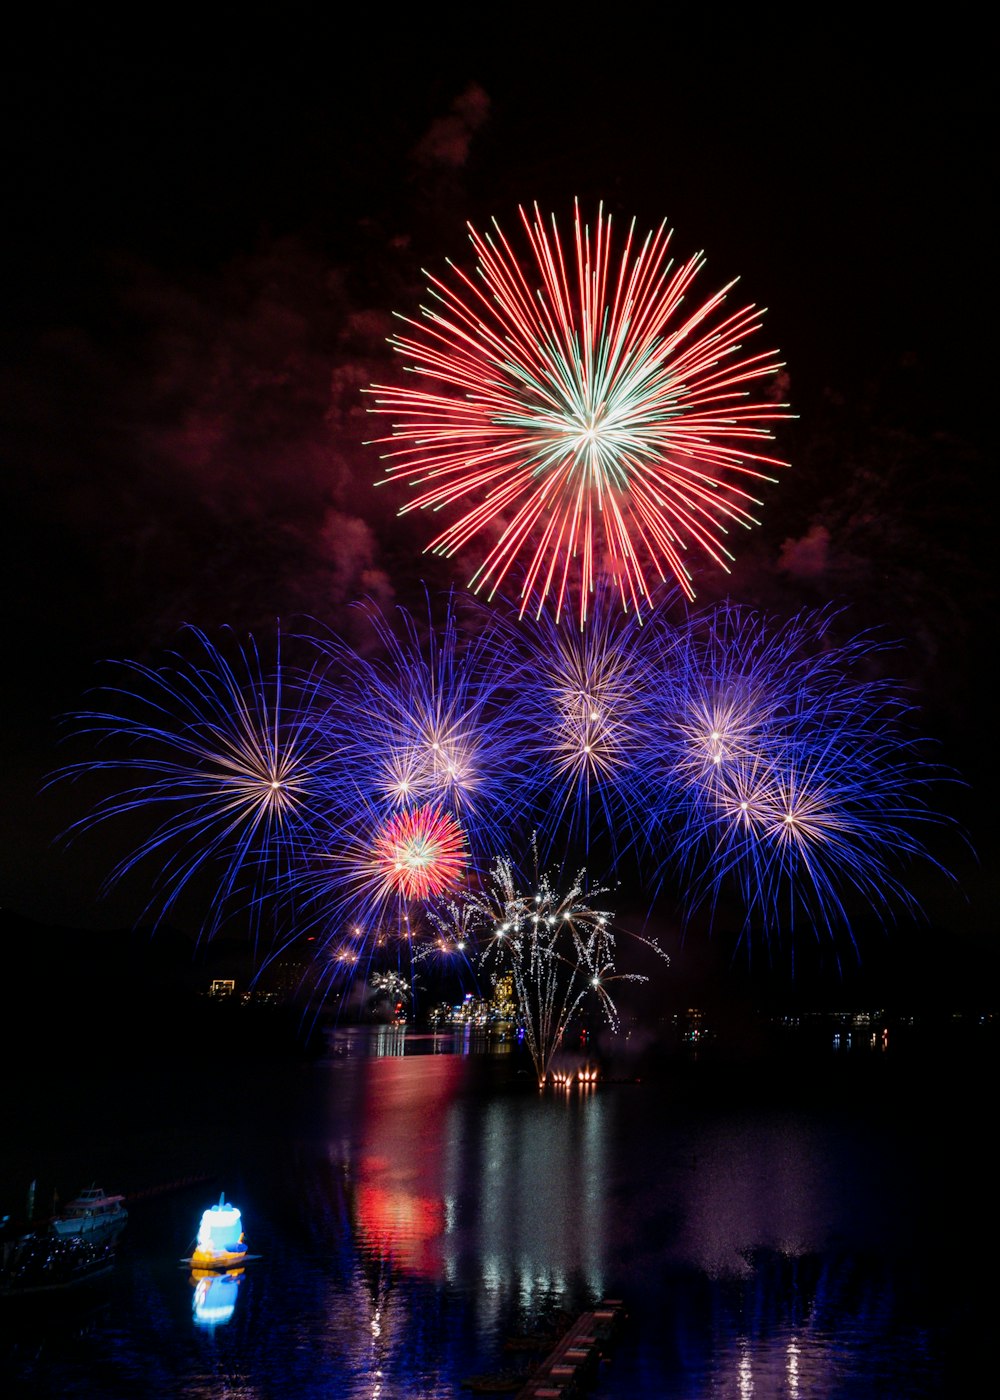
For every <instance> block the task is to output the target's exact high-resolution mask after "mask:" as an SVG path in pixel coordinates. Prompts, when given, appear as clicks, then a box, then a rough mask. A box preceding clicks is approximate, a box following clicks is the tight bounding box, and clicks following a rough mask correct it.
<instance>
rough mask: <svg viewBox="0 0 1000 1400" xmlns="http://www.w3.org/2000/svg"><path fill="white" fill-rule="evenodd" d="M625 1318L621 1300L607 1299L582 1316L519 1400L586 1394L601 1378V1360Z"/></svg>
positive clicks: (523, 1391) (543, 1399)
mask: <svg viewBox="0 0 1000 1400" xmlns="http://www.w3.org/2000/svg"><path fill="white" fill-rule="evenodd" d="M624 1317H625V1306H624V1304H623V1303H622V1302H621V1300H620V1299H618V1298H604V1299H603V1300H602V1301H601V1303H600V1304H599V1305H598V1306H597V1307H596V1308H594V1310H593V1311H592V1312H585V1313H582V1314H581V1315H580V1316H579V1317H578V1318H577V1319H576V1321H575V1322H574V1323H572V1325H571V1326H570V1327H568V1328H567V1329H566V1331H565V1332H564V1333H563V1334H562V1336H561V1337H560V1338H559V1340H558V1341H557V1342H556V1344H555V1345H554V1346H553V1348H552V1350H551V1351H550V1352H549V1354H548V1355H547V1356H546V1357H545V1359H544V1361H542V1362H541V1363H540V1364H539V1365H538V1366H536V1368H535V1369H534V1371H533V1372H532V1373H531V1379H530V1380H528V1381H527V1382H526V1383H525V1384H524V1385H523V1386H522V1387H521V1389H520V1390H519V1391H518V1392H517V1395H516V1397H515V1400H555V1397H558V1396H562V1397H566V1396H569V1395H573V1396H577V1395H582V1394H584V1393H585V1392H586V1391H587V1390H589V1389H590V1387H591V1386H592V1385H593V1384H594V1382H595V1380H596V1379H597V1371H598V1368H599V1366H600V1364H601V1358H602V1357H603V1356H605V1355H606V1354H607V1352H608V1351H609V1349H610V1347H611V1343H612V1342H613V1340H614V1336H615V1333H616V1332H617V1330H618V1327H619V1325H620V1324H621V1322H622V1320H623V1319H624Z"/></svg>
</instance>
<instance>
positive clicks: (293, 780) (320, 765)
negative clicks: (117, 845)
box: [51, 627, 332, 935]
mask: <svg viewBox="0 0 1000 1400" xmlns="http://www.w3.org/2000/svg"><path fill="white" fill-rule="evenodd" d="M182 644H183V645H184V647H185V651H184V652H181V651H177V652H173V653H171V654H170V655H168V656H167V657H166V658H165V659H164V661H163V663H162V664H160V665H157V666H150V665H143V664H141V663H139V662H130V661H125V662H121V663H116V665H115V668H114V674H115V677H116V680H115V683H114V684H112V683H109V684H107V685H106V686H105V687H104V688H103V689H102V690H101V691H100V692H99V700H100V702H101V703H100V707H98V708H94V709H89V710H84V711H81V712H79V713H77V714H76V715H74V716H72V717H71V721H72V726H73V730H74V733H75V734H76V735H77V737H85V738H86V739H87V740H89V741H90V743H91V744H93V745H94V747H95V756H93V757H88V758H87V759H85V760H83V761H80V762H76V763H72V764H69V765H67V766H66V767H65V768H63V769H61V770H60V771H59V772H58V773H57V774H56V775H55V776H54V778H53V779H52V780H51V781H56V780H66V779H69V780H77V781H78V780H81V779H82V778H84V776H85V775H94V774H101V775H103V777H104V778H105V779H112V780H113V783H114V786H113V789H112V791H111V792H109V793H107V794H106V795H105V796H103V797H101V798H100V799H99V800H98V801H97V803H96V804H95V805H94V807H93V808H92V809H91V811H90V812H89V813H88V814H87V815H86V816H84V817H82V818H81V819H80V820H79V821H77V822H76V823H74V825H73V826H72V827H71V828H70V829H69V831H68V832H67V833H66V837H67V838H68V839H72V838H74V837H76V836H78V835H80V834H81V833H83V832H86V831H89V830H91V829H92V828H93V827H95V826H97V825H99V824H102V823H104V822H108V821H115V822H117V823H118V825H119V827H120V828H122V829H123V830H124V829H129V830H132V829H134V828H136V827H137V828H138V829H139V830H140V831H142V830H146V831H147V834H146V835H145V836H144V837H143V838H142V839H141V840H140V842H139V844H138V845H137V846H136V847H135V849H133V850H132V851H131V852H130V853H129V854H127V855H126V856H125V857H124V858H123V859H122V860H121V861H120V862H119V863H118V864H117V865H116V866H115V867H114V868H113V869H112V871H111V873H110V875H109V876H108V879H107V882H106V883H107V884H108V885H110V884H113V883H116V882H117V881H119V880H121V879H123V878H124V877H125V875H126V874H128V873H129V872H131V871H133V870H134V869H136V868H137V867H139V866H140V865H142V866H143V867H144V868H145V869H146V870H148V871H149V872H150V878H151V882H152V890H153V893H152V897H151V899H150V901H149V904H148V905H147V907H146V909H145V910H144V911H143V917H146V915H148V914H154V915H155V917H156V918H157V919H159V918H162V917H163V916H164V915H166V914H168V913H169V912H170V911H171V910H172V908H173V907H174V905H175V903H176V901H177V900H178V899H179V897H180V896H181V894H182V892H183V891H184V889H185V887H186V886H187V885H188V884H189V882H191V881H192V880H194V879H195V877H202V878H203V880H204V881H205V882H207V887H208V888H209V889H210V898H209V900H208V902H207V907H206V910H205V914H204V919H203V931H204V932H205V933H206V934H207V935H211V934H212V933H214V932H215V931H216V930H217V929H218V927H219V926H220V924H221V923H222V922H223V920H224V919H225V918H226V917H227V916H228V915H230V914H232V913H233V912H234V911H235V910H241V911H243V912H244V913H246V911H249V913H248V917H249V920H250V923H251V926H252V927H254V929H255V930H256V928H257V927H258V923H259V919H258V915H259V911H260V905H261V902H262V901H265V900H268V899H270V898H271V897H272V896H274V895H275V893H276V892H277V891H278V890H279V889H283V888H287V886H288V883H289V875H290V872H291V871H292V870H293V869H296V868H298V866H299V865H300V863H301V861H302V859H303V855H304V852H305V850H307V849H308V847H309V846H310V844H311V842H312V839H313V833H314V830H315V826H316V823H317V822H318V821H319V820H320V819H321V817H322V814H323V813H324V811H325V809H326V806H327V798H326V793H327V791H328V788H329V779H330V772H331V768H332V756H331V754H330V751H329V748H328V745H327V742H326V737H325V735H324V734H323V732H322V730H321V728H320V727H319V726H318V724H317V719H318V714H319V711H318V707H317V696H316V684H317V677H316V675H315V674H312V673H308V672H306V673H303V672H302V671H301V670H295V671H294V673H293V672H291V671H290V670H289V669H288V668H286V667H284V666H283V664H282V659H281V641H280V638H279V639H278V645H277V648H276V651H275V658H274V661H273V663H272V664H270V665H269V666H265V665H264V663H263V662H262V660H261V656H260V653H259V651H258V648H257V645H256V642H255V641H254V639H253V638H252V637H249V638H248V639H247V641H246V643H245V644H244V643H240V642H239V641H238V640H237V639H236V637H235V636H234V635H233V634H232V633H230V632H224V633H223V637H222V640H221V642H220V643H219V644H216V643H215V642H213V641H212V640H211V639H210V638H209V637H208V635H207V634H206V633H204V632H202V631H201V630H200V629H198V628H195V627H188V628H185V629H184V632H183V634H182ZM126 824H127V826H126Z"/></svg>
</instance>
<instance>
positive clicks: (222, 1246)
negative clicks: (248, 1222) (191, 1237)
mask: <svg viewBox="0 0 1000 1400" xmlns="http://www.w3.org/2000/svg"><path fill="white" fill-rule="evenodd" d="M256 1258H257V1255H255V1254H248V1253H247V1244H246V1240H245V1239H244V1238H243V1223H242V1217H241V1215H240V1211H239V1208H238V1207H237V1206H234V1205H233V1204H232V1203H231V1202H229V1201H227V1200H226V1193H225V1192H224V1191H223V1193H222V1195H221V1196H220V1197H219V1202H218V1205H214V1206H209V1208H208V1210H206V1211H203V1212H202V1217H201V1224H200V1225H199V1227H198V1238H197V1240H196V1242H195V1247H194V1250H193V1252H192V1254H191V1256H190V1258H188V1259H184V1260H182V1261H181V1262H182V1263H184V1264H190V1265H191V1267H192V1269H210V1270H216V1269H222V1270H227V1269H232V1268H238V1267H239V1266H240V1265H241V1264H244V1263H245V1262H246V1261H247V1260H248V1259H256Z"/></svg>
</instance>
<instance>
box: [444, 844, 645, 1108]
mask: <svg viewBox="0 0 1000 1400" xmlns="http://www.w3.org/2000/svg"><path fill="white" fill-rule="evenodd" d="M535 857H536V870H535V878H534V881H533V884H534V893H524V892H523V891H522V890H521V889H520V888H519V887H518V876H517V873H516V870H515V866H514V863H513V861H512V860H511V859H510V858H509V857H506V856H502V857H498V858H497V860H496V861H495V863H494V865H493V867H492V869H491V871H490V876H489V879H488V881H487V882H486V883H485V884H484V886H483V887H482V888H481V889H480V890H478V891H473V892H470V893H469V894H468V895H467V896H465V897H464V898H463V899H461V900H457V901H451V902H450V903H449V904H448V905H447V906H446V907H444V908H441V909H439V910H438V911H437V913H436V914H432V918H433V919H434V922H435V924H436V926H437V927H438V928H439V930H441V931H446V930H447V929H448V927H449V923H450V921H452V920H458V921H459V925H458V926H459V927H460V928H461V930H462V933H463V936H464V937H468V935H469V934H470V932H472V933H474V935H475V937H477V938H478V939H479V941H480V943H481V944H483V945H484V946H483V951H482V954H481V961H482V963H483V964H484V966H493V967H494V968H495V969H496V971H497V975H498V976H499V975H503V974H504V973H505V972H509V973H510V975H511V977H512V980H513V986H514V994H515V1000H516V1003H517V1008H518V1013H519V1020H520V1022H521V1023H522V1024H523V1026H524V1031H525V1037H526V1039H527V1042H528V1047H529V1050H530V1052H531V1057H532V1061H533V1063H534V1066H535V1070H536V1073H537V1075H538V1080H539V1083H540V1084H544V1083H545V1081H546V1079H547V1077H548V1073H549V1066H550V1065H551V1062H552V1057H553V1055H554V1054H555V1053H556V1051H557V1050H558V1049H559V1046H560V1044H561V1042H562V1038H563V1036H564V1034H565V1032H566V1028H567V1026H568V1025H569V1022H570V1021H571V1020H572V1018H573V1016H575V1015H576V1014H577V1013H578V1012H579V1011H580V1010H581V1009H582V1008H583V1006H584V1004H585V1002H586V1001H587V1000H588V998H593V999H595V1000H596V1002H597V1004H598V1006H599V1008H600V1010H601V1012H602V1014H603V1016H604V1017H605V1019H606V1020H607V1022H608V1023H609V1024H610V1025H612V1026H616V1025H617V1010H616V1007H615V1003H614V1001H613V999H612V997H611V994H610V991H609V983H611V982H613V981H615V980H618V981H630V982H644V981H645V980H646V978H645V977H642V976H640V975H639V974H634V973H624V974H616V973H615V963H614V959H615V938H614V934H613V933H612V928H611V919H612V915H611V914H610V913H609V912H608V911H606V910H601V909H595V908H594V907H593V903H592V901H593V900H594V899H596V898H598V897H599V896H601V895H604V894H607V892H608V891H607V890H606V889H604V888H603V887H599V886H597V887H593V888H591V889H590V890H588V889H587V888H586V872H585V871H583V870H581V871H580V872H579V874H578V875H577V877H576V879H575V880H573V881H572V882H571V883H570V884H569V885H568V886H567V887H565V888H564V889H562V890H560V889H558V888H557V886H556V884H555V883H554V881H553V879H552V877H551V876H549V875H542V876H539V875H538V872H537V848H536V849H535ZM641 941H642V942H644V943H646V944H647V945H648V946H649V947H651V948H653V949H654V950H655V951H656V952H657V953H659V954H660V956H661V957H662V956H665V955H664V954H662V953H661V951H660V949H659V947H658V945H657V944H656V943H655V941H654V940H652V939H645V938H643V939H641Z"/></svg>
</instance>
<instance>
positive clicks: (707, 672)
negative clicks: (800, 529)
mask: <svg viewBox="0 0 1000 1400" xmlns="http://www.w3.org/2000/svg"><path fill="white" fill-rule="evenodd" d="M834 616H835V614H834V613H833V612H832V611H831V610H824V611H820V612H818V613H803V614H800V615H799V616H798V617H796V618H793V619H792V620H791V621H789V622H785V623H781V624H779V623H775V622H773V621H771V620H769V619H767V618H764V617H761V616H759V615H758V614H756V613H754V612H753V611H752V610H751V609H745V608H739V607H734V606H733V605H731V604H728V605H725V606H724V607H722V608H719V609H715V610H712V611H710V612H709V613H707V614H703V615H701V616H699V617H696V618H694V619H693V620H692V622H691V626H690V628H689V629H688V631H687V633H686V635H684V636H683V637H682V639H681V641H680V642H677V641H675V642H674V643H673V644H672V647H671V650H670V653H669V663H668V664H669V669H670V678H669V685H665V686H664V687H663V697H664V702H665V703H664V709H663V714H662V716H661V720H660V723H659V725H658V726H657V730H656V732H655V733H654V734H653V735H651V736H650V748H649V755H648V764H647V765H646V767H647V770H648V771H650V772H652V773H653V774H654V776H655V778H656V785H657V786H658V787H659V789H660V792H661V796H660V799H659V802H658V804H657V807H656V811H655V813H654V816H655V822H654V823H653V826H654V829H655V831H656V840H657V841H658V842H659V844H660V845H661V846H662V847H664V848H669V850H670V856H669V858H668V859H661V860H660V869H659V876H660V878H662V876H663V874H664V871H665V870H666V869H667V867H668V866H671V867H673V868H676V869H677V870H679V871H680V872H681V874H682V878H683V882H684V885H685V888H686V889H687V892H688V903H689V907H690V909H692V910H694V909H696V908H699V907H702V906H708V907H710V908H712V909H715V908H716V906H717V904H718V901H719V900H720V898H721V897H722V894H723V891H724V890H725V889H726V888H727V887H728V886H730V885H732V886H733V887H735V889H736V890H737V891H738V893H739V896H740V898H741V901H742V904H743V908H744V917H745V929H746V931H747V933H748V934H749V932H750V930H751V928H753V927H755V928H757V929H758V930H760V931H762V932H763V933H764V935H765V936H766V937H768V938H770V937H772V936H777V935H778V933H779V932H780V931H781V930H782V929H784V930H785V932H786V933H787V934H788V936H790V937H792V936H794V932H795V928H796V925H797V924H799V923H802V924H805V925H807V926H811V927H812V928H813V929H814V930H816V931H823V932H825V933H829V934H830V935H833V933H834V931H835V929H836V928H838V927H841V928H845V929H846V930H847V931H848V932H850V928H851V921H852V916H851V910H850V906H851V905H858V904H859V901H860V905H859V907H861V908H864V909H865V910H866V912H868V913H871V912H873V911H882V912H883V913H885V912H888V911H889V910H890V909H891V908H893V907H901V908H904V909H907V910H909V911H911V912H915V911H916V907H917V906H916V901H915V899H914V898H913V896H912V895H911V894H910V892H909V891H908V889H907V887H906V885H905V883H904V881H903V879H902V871H903V869H904V868H905V867H906V865H907V864H908V863H911V862H914V861H931V857H930V856H929V853H928V852H927V850H926V848H925V847H924V845H923V843H922V841H921V840H920V837H919V834H918V833H919V830H920V827H921V825H922V824H924V825H926V824H927V823H929V822H940V820H941V819H940V818H938V817H936V816H935V815H934V814H933V813H932V812H931V810H930V807H929V805H928V802H927V793H928V790H929V788H930V786H931V785H932V784H933V783H935V782H938V781H940V780H941V779H942V777H944V776H946V775H944V774H943V773H942V771H941V770H940V768H938V767H937V766H936V765H932V764H930V763H927V762H925V761H924V760H923V759H922V757H921V755H920V750H919V745H918V744H917V743H916V741H915V740H914V738H913V736H912V734H911V733H910V732H909V730H908V727H907V718H908V709H907V706H906V704H905V702H904V701H903V700H902V699H901V698H900V696H899V695H898V694H897V692H896V689H895V688H894V687H893V686H892V685H891V684H890V683H889V682H887V681H885V680H881V679H867V678H866V677H865V675H864V668H865V665H866V663H867V662H868V661H869V660H870V659H871V658H872V656H873V655H874V654H875V653H876V652H878V651H881V650H883V649H884V648H885V644H884V643H883V642H881V641H879V640H878V639H877V638H876V637H874V636H872V635H871V634H862V635H860V636H855V637H853V638H850V639H849V640H848V641H847V642H844V643H835V642H833V641H832V640H831V639H830V637H829V635H828V632H829V628H830V624H831V621H832V618H833V617H834ZM668 833H669V834H668ZM931 863H934V862H933V861H931Z"/></svg>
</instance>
